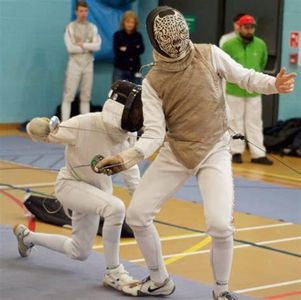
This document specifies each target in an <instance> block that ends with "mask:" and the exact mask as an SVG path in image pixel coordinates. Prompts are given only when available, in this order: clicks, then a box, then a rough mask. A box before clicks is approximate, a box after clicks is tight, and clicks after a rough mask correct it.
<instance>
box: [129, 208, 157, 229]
mask: <svg viewBox="0 0 301 300" xmlns="http://www.w3.org/2000/svg"><path fill="white" fill-rule="evenodd" d="M126 222H127V224H128V225H129V226H130V227H131V228H136V227H137V228H141V227H142V228H145V227H148V226H150V225H151V223H152V220H149V219H148V218H147V217H146V216H145V214H144V213H143V212H141V211H138V210H136V209H133V208H131V207H129V208H128V210H127V212H126Z"/></svg>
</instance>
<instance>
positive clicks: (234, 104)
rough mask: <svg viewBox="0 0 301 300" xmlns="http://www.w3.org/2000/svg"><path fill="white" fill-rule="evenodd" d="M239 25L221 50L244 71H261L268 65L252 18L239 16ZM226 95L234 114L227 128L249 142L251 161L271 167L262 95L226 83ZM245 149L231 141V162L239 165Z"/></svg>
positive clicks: (243, 142) (241, 144) (238, 141)
mask: <svg viewBox="0 0 301 300" xmlns="http://www.w3.org/2000/svg"><path fill="white" fill-rule="evenodd" d="M238 26H239V28H238V35H237V36H236V37H235V38H233V39H231V40H229V41H227V42H226V43H224V45H223V47H222V48H223V50H224V51H225V52H227V53H228V54H229V55H230V56H231V57H232V58H233V59H234V60H236V61H237V62H238V63H240V64H241V65H242V66H244V67H245V68H248V69H254V70H255V71H257V72H262V71H263V70H264V68H265V66H266V63H267V58H268V51H267V46H266V44H265V42H264V41H263V40H261V39H260V38H258V37H256V36H255V35H254V33H255V27H256V21H255V19H254V17H253V16H251V15H244V16H242V17H241V18H240V19H239V21H238ZM226 93H227V102H228V105H229V107H230V109H231V111H232V114H233V120H232V121H231V122H230V127H231V129H232V130H234V131H235V132H236V133H241V134H245V135H246V136H247V138H248V140H249V141H250V142H251V143H252V144H251V143H249V148H250V152H251V157H252V159H251V162H252V163H257V164H264V165H272V164H273V161H271V160H270V159H268V158H267V157H266V150H265V147H264V145H263V132H262V127H263V126H262V104H261V102H262V99H261V95H260V94H258V93H256V92H250V91H248V90H245V89H242V88H240V87H239V86H238V85H237V84H234V83H227V86H226ZM255 145H256V146H255ZM245 146H246V145H245V141H242V140H233V141H232V144H231V152H232V161H233V162H234V163H242V153H243V152H244V150H245Z"/></svg>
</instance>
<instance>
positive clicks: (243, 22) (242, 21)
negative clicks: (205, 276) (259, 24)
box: [238, 15, 256, 26]
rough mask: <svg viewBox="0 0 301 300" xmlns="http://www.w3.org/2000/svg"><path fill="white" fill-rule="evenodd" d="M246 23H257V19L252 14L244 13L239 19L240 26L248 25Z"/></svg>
mask: <svg viewBox="0 0 301 300" xmlns="http://www.w3.org/2000/svg"><path fill="white" fill-rule="evenodd" d="M246 24H251V25H255V24H256V21H255V19H254V17H253V16H250V15H244V16H242V17H241V18H240V19H239V20H238V25H239V26H242V25H246Z"/></svg>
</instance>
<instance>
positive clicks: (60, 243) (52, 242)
mask: <svg viewBox="0 0 301 300" xmlns="http://www.w3.org/2000/svg"><path fill="white" fill-rule="evenodd" d="M71 241H72V240H71V238H69V237H66V236H63V235H59V234H46V233H38V232H32V231H31V232H30V233H29V235H27V236H26V237H25V238H24V243H25V244H26V245H29V244H31V243H32V244H34V245H39V246H43V247H46V248H48V249H51V250H54V251H57V252H61V253H64V254H66V255H70V253H68V252H69V251H68V249H69V247H67V244H69V243H71Z"/></svg>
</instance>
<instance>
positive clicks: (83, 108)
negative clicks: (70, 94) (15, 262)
mask: <svg viewBox="0 0 301 300" xmlns="http://www.w3.org/2000/svg"><path fill="white" fill-rule="evenodd" d="M79 108H80V113H81V114H86V113H89V112H90V102H80V107H79Z"/></svg>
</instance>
